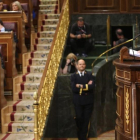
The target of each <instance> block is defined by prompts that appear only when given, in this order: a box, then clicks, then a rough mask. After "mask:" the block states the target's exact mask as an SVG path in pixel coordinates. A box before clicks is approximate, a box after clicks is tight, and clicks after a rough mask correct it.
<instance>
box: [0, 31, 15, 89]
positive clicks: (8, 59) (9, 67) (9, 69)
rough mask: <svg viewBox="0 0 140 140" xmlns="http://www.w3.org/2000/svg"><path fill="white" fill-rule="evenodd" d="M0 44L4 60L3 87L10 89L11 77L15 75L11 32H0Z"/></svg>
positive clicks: (13, 45)
mask: <svg viewBox="0 0 140 140" xmlns="http://www.w3.org/2000/svg"><path fill="white" fill-rule="evenodd" d="M0 45H1V50H2V55H3V57H4V61H5V82H6V84H5V87H4V88H5V89H8V90H12V88H13V86H12V85H13V84H12V83H13V82H12V81H13V80H12V79H13V77H14V76H16V75H17V70H16V66H15V47H16V44H15V43H14V39H13V32H3V33H0Z"/></svg>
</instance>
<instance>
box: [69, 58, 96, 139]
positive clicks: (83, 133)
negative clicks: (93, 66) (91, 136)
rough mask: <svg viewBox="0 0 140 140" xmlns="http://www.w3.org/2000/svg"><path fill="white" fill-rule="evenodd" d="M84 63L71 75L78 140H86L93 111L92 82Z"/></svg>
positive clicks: (80, 63)
mask: <svg viewBox="0 0 140 140" xmlns="http://www.w3.org/2000/svg"><path fill="white" fill-rule="evenodd" d="M85 68H86V64H85V61H84V60H82V59H80V60H79V61H78V63H77V70H78V71H77V72H76V73H74V74H72V75H71V85H72V91H73V94H74V95H73V102H74V107H75V112H76V124H77V127H78V138H79V140H86V139H87V132H88V124H89V120H90V117H91V114H92V110H93V88H94V81H93V76H92V74H91V73H90V72H87V71H85Z"/></svg>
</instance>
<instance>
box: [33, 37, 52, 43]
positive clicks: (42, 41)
mask: <svg viewBox="0 0 140 140" xmlns="http://www.w3.org/2000/svg"><path fill="white" fill-rule="evenodd" d="M52 41H53V38H51V37H50V38H36V39H35V44H51V43H52Z"/></svg>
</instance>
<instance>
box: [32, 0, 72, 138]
mask: <svg viewBox="0 0 140 140" xmlns="http://www.w3.org/2000/svg"><path fill="white" fill-rule="evenodd" d="M69 22H70V19H69V0H65V1H64V3H63V7H62V10H61V14H60V18H59V23H58V26H57V29H56V32H55V35H54V40H53V43H52V45H51V49H50V52H49V55H48V57H47V62H46V66H45V70H44V72H43V76H42V79H41V83H40V87H39V90H38V93H37V94H35V95H34V100H35V101H34V113H35V126H34V134H35V140H40V139H41V138H42V136H43V130H44V127H45V123H46V117H47V115H48V113H49V108H50V103H51V99H52V96H53V90H54V87H55V82H56V78H57V73H58V71H59V65H60V61H61V58H62V52H63V49H64V45H65V41H66V36H67V32H68V26H69Z"/></svg>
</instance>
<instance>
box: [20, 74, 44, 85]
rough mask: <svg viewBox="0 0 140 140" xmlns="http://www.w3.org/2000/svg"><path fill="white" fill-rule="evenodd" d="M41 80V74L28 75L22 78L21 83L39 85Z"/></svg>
mask: <svg viewBox="0 0 140 140" xmlns="http://www.w3.org/2000/svg"><path fill="white" fill-rule="evenodd" d="M41 78H42V73H29V74H25V75H23V76H22V79H23V82H28V83H39V82H40V81H41Z"/></svg>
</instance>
